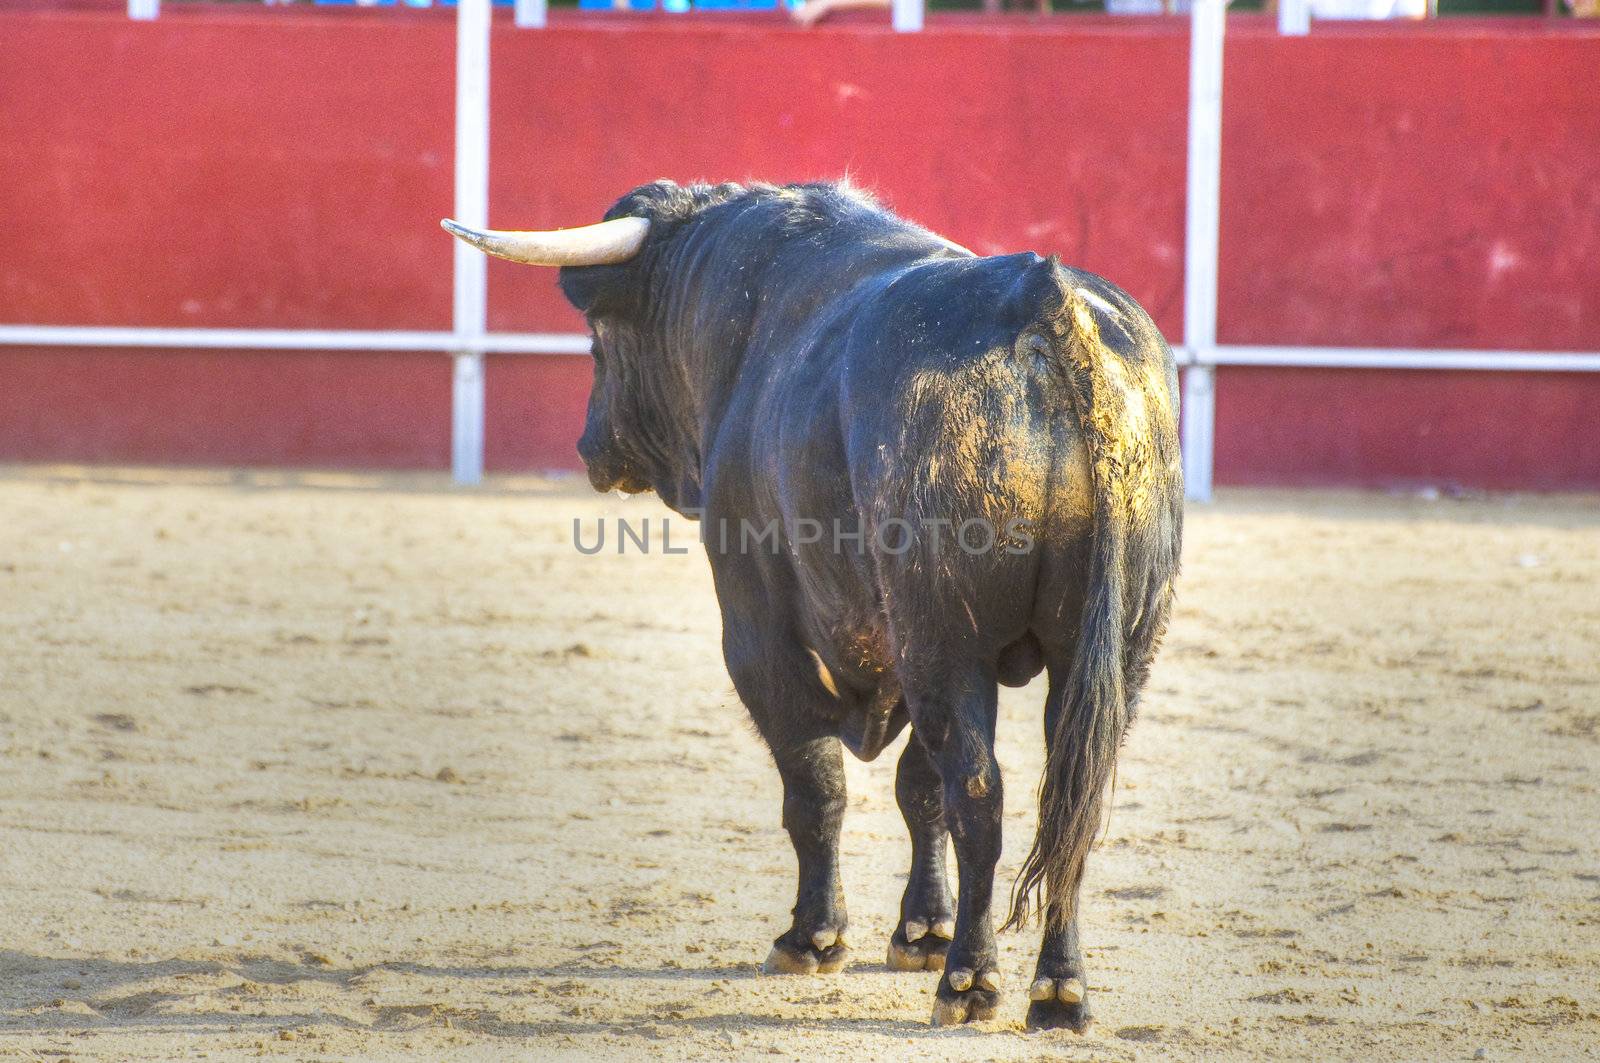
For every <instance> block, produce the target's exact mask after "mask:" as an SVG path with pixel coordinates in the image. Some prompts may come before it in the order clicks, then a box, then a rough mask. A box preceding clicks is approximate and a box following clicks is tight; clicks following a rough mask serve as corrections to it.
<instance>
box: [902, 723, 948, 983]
mask: <svg viewBox="0 0 1600 1063" xmlns="http://www.w3.org/2000/svg"><path fill="white" fill-rule="evenodd" d="M943 785H944V784H943V783H942V782H940V780H939V769H938V768H936V767H934V764H933V760H932V758H931V757H930V756H929V755H928V749H927V747H926V746H924V745H923V744H922V739H921V737H919V736H918V735H917V734H916V733H915V732H913V733H912V736H911V740H910V741H909V742H907V743H906V748H905V750H904V751H903V752H902V753H901V754H900V765H899V768H898V770H897V771H896V772H895V779H894V796H895V800H896V801H897V802H898V803H899V805H900V814H901V815H902V816H904V817H905V821H906V830H907V831H909V832H910V834H911V873H910V874H909V875H908V876H907V877H906V891H905V895H904V896H902V897H901V898H900V923H899V925H898V926H896V927H895V930H894V934H893V935H891V936H890V938H889V956H888V964H889V966H890V967H891V968H892V969H894V970H896V971H924V970H926V971H942V970H944V959H945V953H946V952H947V951H948V950H949V948H950V939H951V938H953V937H955V934H956V912H955V899H954V898H953V897H951V896H950V884H949V882H948V881H947V879H946V873H945V848H946V847H947V846H948V845H949V844H950V830H949V828H948V827H946V826H945V818H944V794H943V793H942V792H941V791H942V789H943Z"/></svg>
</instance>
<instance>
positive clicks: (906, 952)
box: [886, 919, 956, 971]
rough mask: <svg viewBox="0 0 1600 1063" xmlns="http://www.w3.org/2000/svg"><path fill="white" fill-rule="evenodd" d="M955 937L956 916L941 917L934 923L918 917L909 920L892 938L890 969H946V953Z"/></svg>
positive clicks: (890, 944) (890, 941)
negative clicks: (924, 921) (920, 919)
mask: <svg viewBox="0 0 1600 1063" xmlns="http://www.w3.org/2000/svg"><path fill="white" fill-rule="evenodd" d="M955 936H956V922H955V920H954V919H941V920H940V921H939V922H937V923H934V924H933V925H932V926H929V925H928V924H927V923H923V922H920V921H919V920H916V919H907V920H906V921H905V922H904V923H902V924H901V925H900V926H899V927H898V928H896V930H895V932H894V934H893V935H892V936H891V937H890V938H889V956H888V960H887V961H886V962H887V963H888V964H889V969H890V970H893V971H942V970H944V958H945V955H946V953H948V952H949V951H950V939H951V938H953V937H955Z"/></svg>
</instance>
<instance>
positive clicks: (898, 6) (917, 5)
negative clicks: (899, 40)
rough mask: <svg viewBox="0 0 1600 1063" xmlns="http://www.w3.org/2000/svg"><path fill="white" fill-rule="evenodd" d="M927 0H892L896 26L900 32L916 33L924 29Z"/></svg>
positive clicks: (892, 11)
mask: <svg viewBox="0 0 1600 1063" xmlns="http://www.w3.org/2000/svg"><path fill="white" fill-rule="evenodd" d="M925 6H926V0H892V7H891V9H890V10H891V13H892V16H893V19H894V28H895V29H896V30H897V31H898V32H900V33H916V32H918V31H919V30H921V29H922V18H923V10H924V7H925Z"/></svg>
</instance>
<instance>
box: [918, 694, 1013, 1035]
mask: <svg viewBox="0 0 1600 1063" xmlns="http://www.w3.org/2000/svg"><path fill="white" fill-rule="evenodd" d="M905 686H906V700H907V703H908V704H909V706H910V708H911V719H912V725H913V726H914V727H915V728H917V730H918V733H920V734H921V735H922V736H923V741H924V742H926V743H928V746H929V750H930V752H931V753H932V757H933V763H934V765H935V766H936V767H937V768H938V771H939V778H940V782H941V784H942V790H943V797H944V812H945V820H946V823H947V824H948V825H949V828H950V837H951V839H952V840H953V841H954V842H955V850H956V869H957V873H958V876H959V882H960V889H959V891H958V894H957V900H956V931H955V940H954V941H952V942H951V943H950V947H949V951H948V953H947V954H946V957H945V969H944V976H943V977H942V978H940V979H939V988H938V992H937V997H936V999H935V1000H934V1005H933V1023H934V1025H935V1026H944V1025H952V1024H957V1023H963V1022H971V1021H974V1020H978V1019H992V1018H993V1017H994V1015H995V1012H996V1010H997V1009H998V1006H999V1002H1000V992H999V991H1000V970H999V961H998V954H997V950H996V948H995V941H994V917H993V913H992V911H991V906H992V903H993V899H994V867H995V864H996V863H998V862H999V860H1000V822H1001V811H1002V794H1001V786H1000V765H999V763H998V762H997V761H996V760H995V758H994V728H995V709H996V702H997V694H998V691H997V689H996V684H995V679H994V677H993V676H992V675H988V674H984V673H983V672H981V671H979V670H977V669H973V670H971V671H970V672H968V673H966V674H959V675H953V676H948V677H946V678H945V679H944V680H943V681H942V682H941V683H940V685H939V687H937V688H931V689H930V688H929V687H926V686H921V685H920V684H905Z"/></svg>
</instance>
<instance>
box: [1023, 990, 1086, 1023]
mask: <svg viewBox="0 0 1600 1063" xmlns="http://www.w3.org/2000/svg"><path fill="white" fill-rule="evenodd" d="M1028 999H1029V1000H1030V1001H1031V1002H1032V1003H1030V1004H1029V1005H1028V1029H1030V1030H1071V1031H1073V1032H1074V1033H1087V1032H1088V1031H1089V1022H1090V1016H1089V1000H1088V995H1087V992H1086V991H1085V989H1084V987H1083V980H1082V979H1079V978H1043V977H1041V978H1036V979H1034V981H1033V985H1031V986H1029V987H1028Z"/></svg>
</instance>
